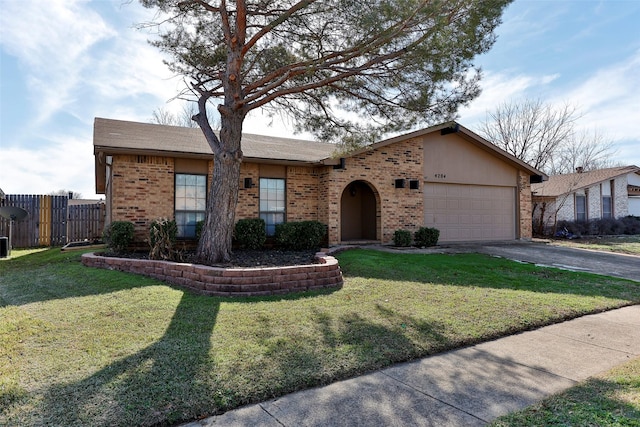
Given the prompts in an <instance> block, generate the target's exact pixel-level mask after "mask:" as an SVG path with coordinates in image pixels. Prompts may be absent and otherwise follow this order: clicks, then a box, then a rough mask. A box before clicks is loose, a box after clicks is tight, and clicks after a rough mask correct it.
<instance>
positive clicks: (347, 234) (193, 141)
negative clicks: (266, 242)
mask: <svg viewBox="0 0 640 427" xmlns="http://www.w3.org/2000/svg"><path fill="white" fill-rule="evenodd" d="M242 151H243V154H244V159H243V163H242V165H241V181H240V190H239V195H238V206H237V210H236V220H237V219H241V218H256V217H261V218H263V219H264V220H265V221H266V224H267V231H268V234H272V233H273V232H274V229H275V225H276V224H277V223H280V222H283V221H301V220H317V221H320V222H322V223H323V224H326V225H327V226H328V242H329V244H330V245H336V244H339V243H341V242H354V241H375V242H381V243H388V242H391V241H392V240H393V234H394V232H395V231H396V230H398V229H406V230H410V231H415V230H417V229H418V228H419V227H421V226H429V227H435V228H437V229H439V230H440V241H441V242H454V241H492V240H514V239H528V238H530V237H531V190H530V182H531V181H540V180H542V179H543V178H546V176H545V175H543V174H542V173H541V172H540V171H538V170H536V169H534V168H532V167H531V166H529V165H527V164H526V163H523V162H522V161H520V160H518V159H516V158H515V157H513V156H512V155H510V154H508V153H506V152H505V151H503V150H501V149H499V148H497V147H496V146H494V145H493V144H491V143H489V142H488V141H486V140H484V139H483V138H481V137H480V136H478V135H476V134H474V133H473V132H471V131H470V130H468V129H466V128H464V127H463V126H461V125H459V124H457V123H455V122H449V123H444V124H441V125H438V126H433V127H430V128H427V129H423V130H420V131H416V132H412V133H408V134H406V135H401V136H398V137H394V138H391V139H387V140H384V141H381V142H378V143H376V144H373V145H371V146H368V147H366V148H363V149H360V150H357V151H355V152H352V153H350V154H349V155H346V156H343V157H341V158H337V157H334V151H335V146H334V145H332V144H326V143H319V142H313V141H301V140H294V139H288V138H279V137H268V136H257V135H249V134H245V135H243V139H242ZM94 154H95V179H96V192H97V193H99V194H105V195H106V205H107V213H106V215H107V224H108V223H110V222H111V221H116V220H125V221H131V222H133V223H134V224H135V227H136V238H137V239H139V240H144V239H145V238H146V237H147V233H148V227H149V223H150V222H151V221H153V220H155V219H158V218H174V219H175V220H176V221H177V223H178V226H179V234H180V236H181V237H185V238H189V237H193V236H194V235H195V223H196V222H197V221H198V220H201V219H203V218H204V212H205V207H206V197H207V194H208V193H207V190H208V183H209V180H210V176H211V171H212V167H213V161H212V152H211V150H210V148H209V146H208V144H207V142H206V140H205V139H204V136H203V135H202V133H201V131H200V129H198V128H195V129H193V128H181V127H174V126H164V125H155V124H146V123H134V122H126V121H120V120H110V119H102V118H96V119H95V126H94Z"/></svg>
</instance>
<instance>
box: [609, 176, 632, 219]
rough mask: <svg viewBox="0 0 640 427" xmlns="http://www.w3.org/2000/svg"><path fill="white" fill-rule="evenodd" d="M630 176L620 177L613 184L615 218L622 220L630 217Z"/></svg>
mask: <svg viewBox="0 0 640 427" xmlns="http://www.w3.org/2000/svg"><path fill="white" fill-rule="evenodd" d="M627 177H628V175H624V176H620V177H618V178H616V179H615V181H614V183H613V194H612V197H613V216H614V217H615V218H620V217H623V216H627V215H629V195H628V194H629V193H628V191H627V184H628V178H627Z"/></svg>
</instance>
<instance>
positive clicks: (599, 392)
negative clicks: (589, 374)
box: [491, 358, 640, 427]
mask: <svg viewBox="0 0 640 427" xmlns="http://www.w3.org/2000/svg"><path fill="white" fill-rule="evenodd" d="M491 425H492V426H493V427H528V426H530V427H537V426H600V427H613V426H629V427H631V426H636V427H637V426H640V358H639V359H635V360H633V361H631V362H629V363H626V364H625V365H622V366H619V367H616V368H614V369H612V370H611V371H609V372H607V373H605V374H602V375H600V376H598V377H594V378H590V379H588V380H586V381H584V382H582V383H581V384H579V385H578V386H576V387H572V388H570V389H569V390H567V391H565V392H563V393H560V394H558V395H555V396H552V397H549V398H547V399H545V400H543V401H542V402H540V403H538V404H536V405H533V406H531V407H529V408H527V409H525V410H523V411H520V412H516V413H513V414H509V415H506V416H504V417H500V418H498V419H497V420H496V421H494V422H493V423H492V424H491Z"/></svg>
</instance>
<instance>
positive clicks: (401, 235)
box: [393, 230, 411, 247]
mask: <svg viewBox="0 0 640 427" xmlns="http://www.w3.org/2000/svg"><path fill="white" fill-rule="evenodd" d="M393 245H394V246H401V247H405V246H411V232H410V231H409V230H396V231H395V232H394V233H393Z"/></svg>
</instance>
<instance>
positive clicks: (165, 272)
mask: <svg viewBox="0 0 640 427" xmlns="http://www.w3.org/2000/svg"><path fill="white" fill-rule="evenodd" d="M316 258H317V259H318V260H319V262H320V263H319V264H309V265H299V266H291V267H264V268H221V267H209V266H206V265H200V264H187V263H176V262H170V261H153V260H143V259H130V258H114V257H105V256H101V255H96V254H92V253H88V254H84V255H82V263H83V264H84V265H86V266H88V267H97V268H105V269H108V270H118V271H126V272H130V273H136V274H142V275H144V276H149V277H153V278H155V279H158V280H162V281H164V282H167V283H171V284H173V285H178V286H181V287H184V288H188V289H191V290H193V291H195V292H197V293H200V294H204V295H215V296H243V297H246V296H259V295H277V294H287V293H292V292H302V291H309V290H313V289H324V288H337V287H340V286H342V283H343V280H342V272H341V271H340V266H339V265H338V260H337V259H335V258H334V257H332V256H328V255H326V254H324V253H322V252H319V253H317V254H316Z"/></svg>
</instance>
